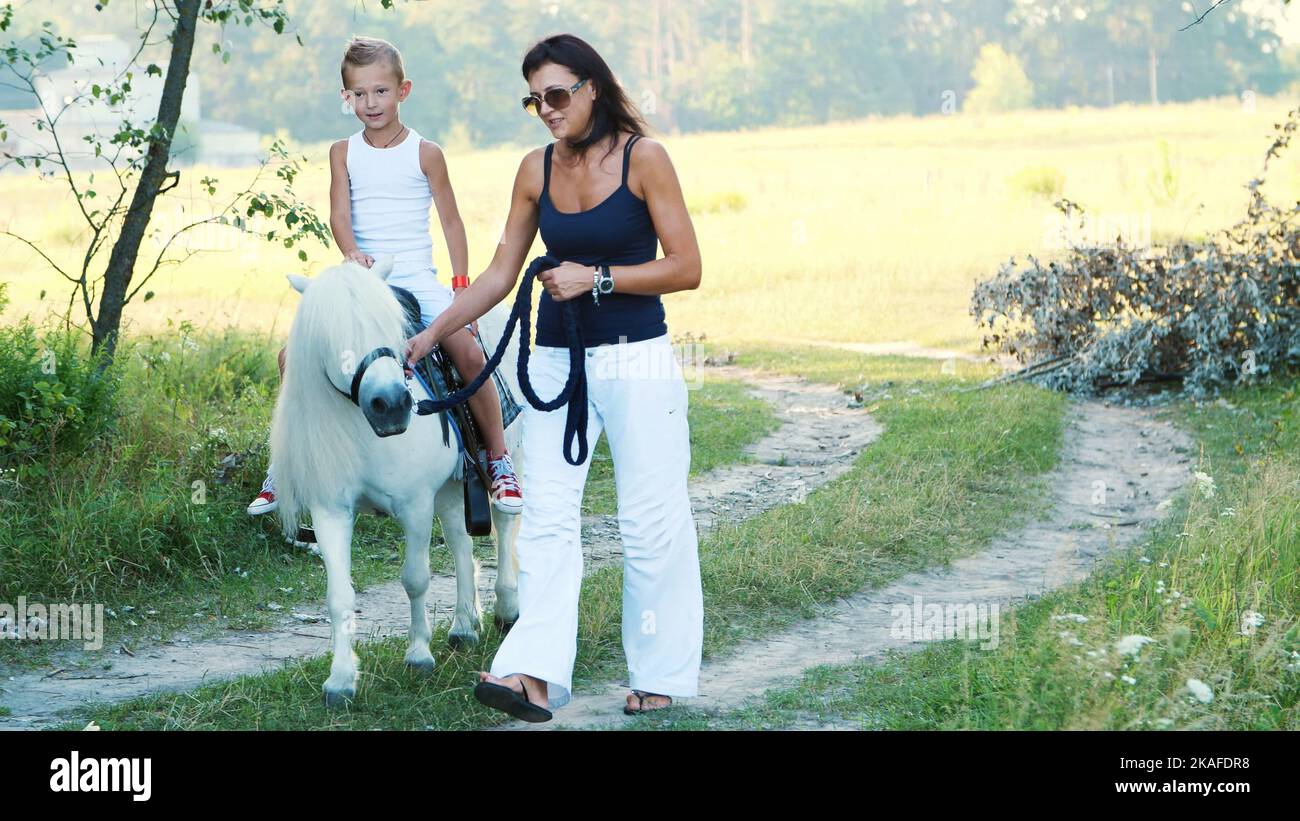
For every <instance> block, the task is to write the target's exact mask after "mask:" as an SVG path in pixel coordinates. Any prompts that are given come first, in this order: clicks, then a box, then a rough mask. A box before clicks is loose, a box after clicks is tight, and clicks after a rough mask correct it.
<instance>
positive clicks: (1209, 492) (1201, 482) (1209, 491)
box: [1192, 470, 1214, 499]
mask: <svg viewBox="0 0 1300 821" xmlns="http://www.w3.org/2000/svg"><path fill="white" fill-rule="evenodd" d="M1192 475H1193V476H1195V477H1196V489H1197V490H1199V491H1200V492H1201V493H1202V494H1203V495H1204V496H1205V498H1207V499H1213V498H1214V477H1213V476H1211V475H1210V474H1208V473H1203V472H1201V471H1199V470H1198V471H1196V472H1195V473H1194V474H1192Z"/></svg>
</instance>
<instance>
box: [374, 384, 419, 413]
mask: <svg viewBox="0 0 1300 821" xmlns="http://www.w3.org/2000/svg"><path fill="white" fill-rule="evenodd" d="M410 409H411V392H410V391H406V390H403V391H398V392H396V395H395V396H388V397H385V396H383V395H381V394H376V395H375V396H374V397H372V398H371V400H370V410H371V411H373V412H374V413H375V415H377V416H384V415H387V414H388V413H394V412H395V413H405V412H406V411H409V410H410Z"/></svg>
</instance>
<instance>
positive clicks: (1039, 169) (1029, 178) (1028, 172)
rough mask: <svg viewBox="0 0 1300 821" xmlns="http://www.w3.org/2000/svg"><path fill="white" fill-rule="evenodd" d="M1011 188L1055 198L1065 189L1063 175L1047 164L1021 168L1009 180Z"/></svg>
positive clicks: (1019, 191)
mask: <svg viewBox="0 0 1300 821" xmlns="http://www.w3.org/2000/svg"><path fill="white" fill-rule="evenodd" d="M1010 185H1011V190H1013V191H1016V192H1018V193H1021V194H1028V195H1030V196H1038V197H1046V198H1048V199H1051V200H1055V199H1057V198H1058V197H1060V196H1061V193H1062V192H1063V191H1064V190H1065V175H1064V174H1062V173H1061V172H1060V171H1058V170H1057V169H1055V168H1052V167H1051V166H1049V165H1037V166H1033V167H1031V168H1023V169H1021V170H1020V171H1019V172H1017V173H1016V175H1015V176H1013V177H1012V178H1011V180H1010Z"/></svg>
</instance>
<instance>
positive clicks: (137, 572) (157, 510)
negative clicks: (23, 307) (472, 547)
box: [0, 329, 779, 666]
mask: <svg viewBox="0 0 1300 821" xmlns="http://www.w3.org/2000/svg"><path fill="white" fill-rule="evenodd" d="M119 361H120V362H121V363H122V365H123V367H124V370H125V373H124V374H123V376H124V378H123V385H124V389H123V390H122V393H121V397H120V402H121V406H120V410H121V413H120V414H119V416H118V421H117V424H116V428H115V429H114V430H111V431H109V432H108V433H107V434H106V436H105V437H104V438H103V439H102V441H100V442H99V443H97V445H96V447H94V448H92V449H90V450H88V451H86V452H72V453H62V452H58V451H56V453H55V454H54V455H53V456H52V457H51V460H50V462H49V464H50V466H51V467H50V469H49V470H48V471H46V472H44V473H43V474H42V473H41V472H40V471H35V470H22V471H19V472H18V473H17V474H15V475H14V476H0V509H3V511H4V514H5V527H3V528H0V601H7V602H15V601H17V598H18V596H25V597H27V599H28V601H31V602H67V601H89V602H96V603H102V604H104V605H105V608H106V612H107V620H108V625H107V630H108V636H109V637H110V640H111V641H112V642H113V644H112V647H117V646H118V645H120V644H125V645H126V646H127V647H128V649H130V648H134V647H136V646H137V645H138V644H139V643H140V642H142V641H146V640H150V639H153V640H158V639H162V638H167V637H168V636H170V635H172V634H174V633H175V631H178V630H184V631H186V632H187V633H188V634H189V635H191V636H193V637H199V636H203V635H210V634H213V633H219V632H221V631H223V630H258V629H264V628H266V627H267V626H269V625H270V624H273V623H275V622H277V621H278V620H279V618H280V617H281V615H282V612H276V611H274V610H273V609H268V604H270V603H275V604H278V605H281V606H282V607H283V608H284V609H285V610H289V609H291V608H293V607H294V606H295V605H304V606H310V607H315V606H319V604H320V603H321V602H322V601H323V600H324V595H325V573H324V568H323V565H322V564H321V562H320V560H319V559H318V558H317V557H315V556H313V555H311V554H310V553H307V552H305V551H302V550H296V549H294V548H291V547H289V546H288V545H286V544H285V543H284V542H283V540H282V539H281V538H280V535H279V532H278V528H277V526H276V523H275V521H274V517H272V516H263V517H259V518H257V519H251V518H249V517H248V516H247V515H245V513H244V506H245V505H247V503H248V501H249V500H250V499H251V498H253V496H254V495H256V493H257V490H258V488H259V487H260V485H261V481H262V475H263V472H264V470H265V463H266V456H267V453H266V436H267V431H268V427H269V419H270V413H271V407H272V405H273V402H274V396H275V389H276V386H277V384H278V379H277V376H276V368H275V355H274V351H273V349H272V348H271V347H269V346H267V345H266V340H265V339H263V338H259V337H256V336H251V335H248V334H245V333H242V332H238V331H228V332H225V333H222V334H214V335H209V334H196V333H193V332H191V331H190V330H189V329H185V330H182V331H181V333H180V335H179V337H176V336H173V337H171V338H165V337H141V338H138V339H131V340H129V341H128V342H127V343H126V344H125V345H124V349H123V355H122V357H121V358H120V360H119ZM689 421H690V425H691V434H692V436H691V439H692V448H693V455H694V457H695V458H694V463H693V464H692V471H693V472H694V473H701V472H704V471H707V470H709V469H711V468H713V467H716V466H718V465H725V464H731V463H734V462H737V461H739V460H741V459H742V450H743V448H744V447H745V446H746V445H747V444H749V443H750V442H752V441H755V440H757V439H759V438H761V437H762V436H763V435H765V434H766V433H767V432H768V431H770V430H773V429H775V428H776V427H778V426H779V422H778V420H777V419H776V417H775V416H774V415H773V413H772V411H771V409H770V408H769V407H768V406H767V404H766V403H764V402H763V401H761V400H759V399H755V398H753V397H751V396H749V395H748V393H747V392H746V391H745V389H744V387H743V386H742V385H740V384H738V383H734V382H730V381H726V380H718V379H712V378H705V379H703V380H702V381H701V382H700V384H699V385H698V388H697V389H695V390H692V391H691V395H690V399H689ZM231 453H240V454H245V457H246V458H245V461H244V462H243V464H242V465H241V466H240V467H238V468H235V469H233V470H230V471H227V472H226V475H225V476H224V481H218V478H217V476H216V474H215V473H214V471H216V470H217V469H218V468H219V466H220V464H221V460H222V459H223V458H224V457H226V456H227V455H228V454H231ZM596 454H597V456H598V457H599V456H600V455H601V454H604V459H605V461H603V462H597V463H596V464H595V465H594V466H593V468H592V470H591V475H590V477H589V480H588V497H589V498H588V502H589V507H590V509H591V510H592V511H593V512H610V513H612V512H614V511H615V510H616V507H617V505H616V500H615V488H614V479H613V472H612V466H611V464H610V463H609V462H608V448H607V447H606V446H605V445H604V439H603V437H602V439H601V445H600V446H599V447H598V448H597V450H596ZM196 483H199V484H196ZM440 539H441V531H440V529H439V528H438V527H437V524H436V523H435V530H434V545H435V546H434V549H433V551H432V566H433V568H434V570H435V571H437V572H442V573H448V574H450V573H453V572H454V568H453V566H452V561H451V557H450V554H449V552H448V551H447V550H445V549H442V547H441V546H440V544H439V541H440ZM402 544H403V542H402V536H401V528H400V527H399V526H398V525H397V523H396V522H394V521H393V520H391V519H387V518H381V517H377V516H361V517H359V518H358V522H357V528H356V531H355V535H354V540H353V571H352V572H353V580H354V583H355V584H356V586H357V588H358V589H364V588H366V587H369V586H371V585H373V584H376V583H380V582H386V581H392V580H395V579H397V578H398V574H399V572H400V566H401V550H402V548H401V545H402ZM476 552H477V553H479V555H480V556H481V557H489V556H491V557H494V556H495V548H494V547H493V546H492V544H491V540H490V539H478V540H476ZM53 646H54V645H53V644H51V643H45V642H22V643H19V642H0V663H6V664H23V665H28V666H30V665H33V664H40V663H44V662H45V661H47V660H48V658H49V652H50V650H51V648H52V647H53Z"/></svg>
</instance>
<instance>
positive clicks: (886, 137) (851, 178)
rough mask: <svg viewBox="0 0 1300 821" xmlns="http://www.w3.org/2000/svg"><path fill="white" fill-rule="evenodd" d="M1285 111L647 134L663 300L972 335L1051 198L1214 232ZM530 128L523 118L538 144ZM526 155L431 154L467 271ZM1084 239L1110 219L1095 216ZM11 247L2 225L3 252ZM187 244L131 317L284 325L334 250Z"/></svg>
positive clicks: (216, 236) (51, 224) (928, 333)
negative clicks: (669, 204) (301, 255)
mask: <svg viewBox="0 0 1300 821" xmlns="http://www.w3.org/2000/svg"><path fill="white" fill-rule="evenodd" d="M1287 105H1288V101H1286V100H1283V99H1263V98H1261V99H1259V100H1258V101H1257V104H1256V107H1255V108H1254V110H1247V109H1245V108H1243V106H1242V104H1241V103H1240V101H1237V100H1231V99H1229V100H1221V101H1206V102H1197V103H1190V104H1177V105H1163V106H1159V107H1155V108H1152V107H1150V106H1127V105H1126V106H1118V107H1116V108H1113V109H1082V110H1064V111H1026V112H1021V113H1014V114H1003V115H996V116H988V117H979V116H965V115H963V116H952V117H944V116H932V117H927V118H911V117H902V118H890V119H880V120H868V121H865V122H856V123H848V124H840V125H830V126H822V127H813V128H799V129H765V130H761V131H753V132H742V133H728V134H701V135H690V136H683V137H666V138H664V139H665V141H666V144H667V145H668V147H669V150H670V153H671V154H672V157H673V160H674V162H675V164H676V166H677V169H678V173H679V176H680V177H681V179H682V183H683V188H684V191H685V194H686V197H687V200H688V204H689V205H690V207H691V210H692V212H693V214H694V221H695V227H696V231H697V233H698V235H699V237H700V242H701V248H702V251H703V258H704V281H703V285H702V287H701V288H700V289H699V290H697V291H693V292H687V293H681V294H672V295H668V296H667V297H666V298H665V299H666V305H667V306H668V315H669V323H670V329H671V330H672V331H673V332H674V333H684V332H691V333H694V334H697V335H698V334H700V333H707V334H708V335H709V337H710V338H713V339H716V340H723V341H732V342H742V341H750V342H766V341H770V340H772V339H797V338H803V339H819V340H836V341H855V342H882V341H893V340H904V339H910V340H913V341H915V342H918V343H921V344H930V345H941V346H953V347H963V348H971V347H973V346H974V345H975V344H977V342H978V339H979V337H978V333H977V331H976V329H975V328H974V327H973V326H972V324H971V322H970V319H969V317H968V316H967V301H968V298H969V294H970V289H971V285H972V284H973V283H974V282H975V281H976V280H977V279H983V278H986V277H988V276H990V275H992V274H993V273H995V272H996V270H997V268H998V266H999V264H1001V263H1002V262H1003V261H1005V260H1006V259H1007V258H1008V257H1009V256H1011V255H1013V254H1015V255H1020V256H1023V255H1024V254H1026V253H1030V252H1043V251H1047V250H1050V247H1049V246H1050V245H1051V244H1052V240H1051V235H1052V229H1053V226H1055V225H1056V222H1055V218H1056V217H1057V216H1058V214H1057V212H1056V211H1055V210H1053V209H1052V208H1051V205H1050V201H1051V199H1052V197H1053V196H1055V195H1063V196H1066V197H1068V198H1069V199H1071V200H1074V201H1075V202H1078V203H1080V204H1082V205H1083V206H1084V207H1085V208H1088V209H1089V210H1090V211H1092V212H1095V213H1097V214H1098V215H1101V216H1104V217H1106V218H1107V219H1108V220H1110V221H1111V222H1113V223H1117V224H1120V225H1131V226H1134V227H1135V228H1136V229H1137V233H1138V235H1139V239H1141V235H1144V234H1146V233H1147V226H1149V233H1150V237H1151V239H1153V240H1155V241H1160V240H1161V239H1164V238H1169V237H1173V236H1180V235H1185V234H1186V235H1196V234H1198V233H1201V232H1204V231H1206V230H1211V229H1214V228H1218V227H1223V226H1226V225H1228V224H1230V223H1231V222H1234V221H1235V220H1236V219H1237V218H1238V217H1239V216H1240V215H1241V214H1242V213H1243V212H1244V209H1245V202H1246V199H1245V190H1244V189H1243V187H1242V186H1243V185H1244V183H1245V182H1246V181H1247V180H1248V179H1250V178H1251V177H1253V176H1255V175H1257V174H1258V173H1259V170H1260V167H1261V161H1262V159H1263V153H1264V150H1265V148H1266V147H1267V145H1268V142H1269V140H1268V136H1269V134H1270V133H1271V128H1272V124H1273V122H1275V121H1276V120H1277V119H1278V117H1279V115H1280V114H1282V113H1283V112H1284V111H1285V110H1286V108H1287ZM345 127H346V125H345V124H340V128H341V129H343V128H345ZM340 136H343V135H342V134H340ZM545 137H546V135H545V134H544V132H543V131H542V130H541V128H540V126H539V128H538V133H537V141H538V142H537V144H539V145H540V144H542V143H543V142H544V140H545ZM324 150H325V146H312V147H308V148H307V149H306V153H307V154H308V155H309V156H310V157H312V158H313V161H314V162H313V165H312V166H311V168H310V169H309V171H308V172H307V173H305V174H304V175H303V177H302V178H301V179H300V182H299V188H300V190H301V192H302V194H303V195H304V196H305V197H307V198H308V199H309V200H310V201H312V202H313V203H314V204H315V205H316V206H317V207H318V208H321V209H324V208H325V205H326V189H327V187H328V173H327V169H326V167H325V165H324V164H323V158H324ZM523 153H524V149H523V148H522V147H520V148H510V149H494V150H490V151H467V152H455V153H451V154H450V155H449V157H448V162H449V166H450V169H451V175H452V182H453V184H454V185H455V188H456V192H457V199H458V201H459V203H460V208H461V212H462V214H463V215H464V216H465V220H466V225H467V228H468V234H469V241H470V270H471V275H474V274H477V273H478V272H479V271H480V270H482V267H483V266H484V265H485V264H486V262H487V260H488V259H489V257H490V254H491V251H492V250H493V248H494V247H495V243H496V241H497V238H498V237H499V236H500V231H501V225H502V224H503V221H504V218H505V208H506V205H507V202H508V194H509V191H510V185H511V181H512V180H513V178H514V174H515V170H516V169H517V167H518V163H519V159H520V158H521V157H522V155H523ZM205 174H211V175H212V176H215V177H216V178H218V179H219V180H220V185H221V190H222V191H233V190H236V189H235V188H234V187H233V186H234V184H235V182H236V181H237V180H240V179H244V178H246V177H247V176H248V175H249V172H238V171H231V170H228V169H214V170H209V169H194V170H188V171H186V172H185V173H183V174H182V177H181V184H180V187H179V188H178V190H177V192H176V193H177V195H178V196H179V198H178V199H177V200H174V201H170V204H169V205H167V206H165V207H162V208H160V212H159V213H158V214H157V215H156V217H155V225H156V226H157V227H159V228H163V229H165V228H167V227H168V226H172V225H175V224H177V223H178V221H179V220H180V219H182V218H185V217H187V216H190V215H193V214H198V213H203V211H204V209H205V208H210V204H209V201H208V199H207V197H206V195H201V186H200V185H199V182H198V181H199V180H200V179H201V178H202V177H203V176H204V175H205ZM1273 177H1274V179H1273V180H1272V181H1270V183H1269V184H1268V186H1267V190H1268V192H1269V194H1270V196H1272V197H1274V199H1275V201H1277V202H1287V201H1290V200H1293V199H1295V194H1296V193H1297V192H1300V163H1298V162H1297V158H1296V157H1295V156H1294V155H1284V156H1283V161H1282V162H1281V164H1280V165H1279V167H1278V170H1277V172H1276V173H1275V174H1274V175H1273ZM1058 183H1059V185H1058ZM101 184H102V181H101ZM0 199H2V200H4V201H5V202H20V203H22V206H23V207H22V208H21V209H13V210H11V211H8V212H7V213H6V214H5V215H4V220H5V221H6V222H5V227H7V228H8V230H12V231H15V232H17V233H21V234H25V235H28V236H31V237H32V238H33V239H35V240H37V241H38V242H39V243H40V244H41V245H42V247H43V248H44V249H45V250H46V251H47V253H51V255H52V256H54V257H55V258H56V259H58V260H62V261H65V262H68V263H71V261H73V260H75V259H79V258H80V256H81V253H82V250H83V248H84V237H83V236H82V234H83V232H82V230H81V229H82V227H83V226H82V225H81V224H79V223H78V221H77V220H78V219H79V217H75V211H74V204H73V202H72V201H71V199H70V196H69V195H68V194H67V193H66V188H65V187H64V186H62V185H61V184H60V183H59V182H58V181H57V180H54V181H38V180H35V179H33V178H23V177H16V176H10V175H6V176H0ZM181 206H184V208H185V209H186V211H185V213H184V214H182V213H180V211H179V210H178V209H179V208H180V207H181ZM321 213H322V215H325V213H326V212H325V211H324V210H322V211H321ZM1107 224H1109V223H1107ZM433 226H434V231H435V242H434V246H435V262H436V264H437V265H438V268H439V270H440V271H441V272H443V274H442V275H443V276H444V277H446V276H449V268H448V263H447V260H446V255H445V253H444V252H443V251H442V248H443V246H444V244H445V243H444V242H443V240H442V238H441V236H440V235H438V234H437V221H436V220H434V221H433ZM1096 233H1098V234H1106V233H1108V229H1106V228H1105V227H1101V225H1098V227H1097V228H1096ZM1098 239H1111V237H1110V236H1099V237H1098ZM11 243H12V241H10V240H7V239H5V238H0V248H6V246H7V245H10V244H11ZM195 246H196V247H200V248H201V247H210V248H214V249H217V250H214V251H212V252H210V253H204V254H200V255H198V256H196V257H194V258H192V259H190V260H189V262H187V263H186V264H185V265H184V266H182V267H179V268H167V267H164V269H163V270H162V272H161V273H160V274H159V275H158V276H157V277H156V278H155V280H154V281H153V282H152V283H151V284H150V285H149V286H148V287H149V288H150V289H152V290H154V291H156V292H157V296H156V297H155V298H154V299H152V300H151V301H149V302H148V303H143V302H141V303H139V304H135V305H133V306H132V307H129V308H128V311H127V316H128V317H129V319H130V320H131V321H132V322H133V323H134V324H135V327H137V328H139V329H141V330H143V329H145V328H150V327H154V328H157V327H163V326H164V324H165V322H166V321H167V320H169V319H170V320H173V321H174V322H176V323H179V322H181V321H183V320H189V321H190V322H192V323H193V324H195V325H196V326H199V327H214V328H223V327H225V326H227V325H230V324H234V325H238V326H241V327H244V328H248V329H253V330H256V331H259V332H262V333H265V334H267V336H268V338H275V337H283V335H284V334H285V332H286V331H287V328H288V325H289V321H290V319H291V317H292V311H293V309H294V306H295V305H296V302H297V297H296V295H295V294H293V293H292V292H291V291H290V289H289V287H288V285H287V283H286V282H285V281H284V278H283V276H282V275H283V274H284V273H288V272H307V273H311V272H313V271H315V270H318V269H319V267H320V266H321V265H322V264H324V263H327V262H332V261H333V260H335V259H336V258H337V255H336V253H335V251H334V249H333V248H330V249H325V248H324V247H321V246H315V247H309V248H308V251H309V252H310V253H311V260H310V262H309V263H308V264H306V265H304V264H303V263H300V262H299V261H298V259H297V257H296V251H294V252H291V251H286V250H285V249H283V248H278V247H276V246H272V245H267V244H265V243H261V242H260V241H258V240H255V239H250V238H248V237H246V236H241V235H239V234H237V233H236V232H234V231H233V230H231V229H225V228H214V229H212V230H210V231H208V230H205V231H203V232H201V233H200V234H198V235H196V237H195ZM146 247H148V243H146ZM536 250H538V251H540V250H541V243H540V241H538V243H537V244H536ZM5 253H6V259H7V263H8V265H7V270H6V274H5V276H6V278H8V279H12V280H13V288H12V289H11V291H10V295H11V297H13V299H14V302H15V304H14V306H13V308H11V314H19V313H22V312H24V311H28V310H30V311H34V312H36V313H38V314H39V313H41V312H43V311H46V310H49V309H57V310H60V311H61V310H63V309H64V308H65V307H66V305H67V290H66V283H65V282H64V281H63V280H62V279H61V278H59V277H58V276H57V275H56V274H51V273H49V272H48V271H46V270H45V269H43V267H42V265H43V263H41V262H40V260H39V258H37V257H36V255H35V254H34V253H32V252H31V251H29V250H27V249H26V248H24V247H22V246H21V245H17V244H13V247H9V248H6V250H5ZM42 290H44V291H46V292H47V294H46V297H45V299H44V300H43V301H42V300H40V299H39V295H40V293H41V291H42Z"/></svg>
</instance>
